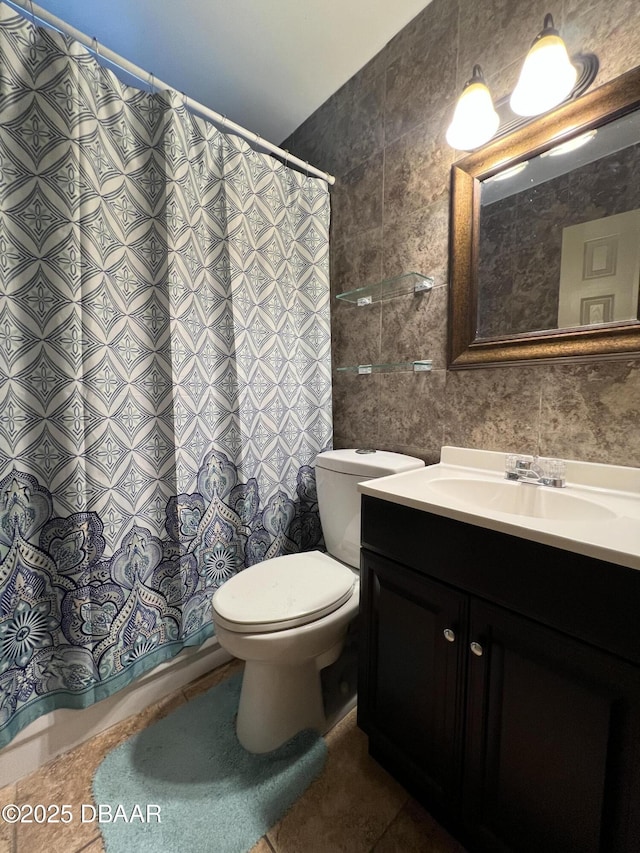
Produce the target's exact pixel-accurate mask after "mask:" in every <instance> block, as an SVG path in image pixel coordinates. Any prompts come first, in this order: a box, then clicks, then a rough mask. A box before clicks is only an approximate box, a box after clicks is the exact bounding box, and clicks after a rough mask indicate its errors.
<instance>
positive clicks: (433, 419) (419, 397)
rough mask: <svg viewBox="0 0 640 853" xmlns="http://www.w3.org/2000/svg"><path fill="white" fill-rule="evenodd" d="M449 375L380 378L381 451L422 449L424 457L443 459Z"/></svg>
mask: <svg viewBox="0 0 640 853" xmlns="http://www.w3.org/2000/svg"><path fill="white" fill-rule="evenodd" d="M445 381H446V371H444V370H433V371H431V372H428V373H388V374H381V375H380V399H381V405H380V415H379V420H380V427H379V441H380V447H381V448H383V449H386V448H387V447H388V445H390V444H395V445H398V444H401V445H413V446H418V447H420V448H422V453H423V456H424V457H429V458H433V457H436V456H438V455H439V453H440V448H441V447H442V445H443V444H444V410H445V400H444V389H445Z"/></svg>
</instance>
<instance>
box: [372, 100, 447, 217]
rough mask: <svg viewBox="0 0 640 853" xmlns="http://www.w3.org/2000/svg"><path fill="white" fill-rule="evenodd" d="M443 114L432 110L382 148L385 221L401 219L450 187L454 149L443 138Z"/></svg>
mask: <svg viewBox="0 0 640 853" xmlns="http://www.w3.org/2000/svg"><path fill="white" fill-rule="evenodd" d="M445 118H446V117H445V115H444V113H442V112H438V113H434V115H433V117H432V118H431V119H429V120H428V121H424V122H422V123H421V124H419V125H418V126H417V127H415V128H414V129H413V130H410V131H409V132H408V133H406V134H404V136H401V137H400V138H399V139H397V140H396V141H395V142H394V143H392V144H391V145H388V146H387V147H386V149H385V159H384V217H385V223H387V222H391V221H397V220H401V219H404V218H405V217H406V216H407V215H408V214H410V213H413V212H414V211H415V210H418V209H419V208H424V207H427V206H428V205H430V204H432V203H433V202H434V201H437V199H439V198H441V197H442V196H443V195H446V193H448V191H449V176H450V172H451V165H452V163H453V158H454V152H453V149H451V148H450V147H449V146H448V145H447V143H446V140H445V138H444V134H445V131H446V121H445Z"/></svg>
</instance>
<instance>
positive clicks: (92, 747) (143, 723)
mask: <svg viewBox="0 0 640 853" xmlns="http://www.w3.org/2000/svg"><path fill="white" fill-rule="evenodd" d="M184 701H185V700H184V696H183V695H182V692H181V691H179V690H178V691H176V692H175V693H173V694H172V695H171V696H169V697H167V698H166V699H163V700H162V701H161V702H157V703H156V704H154V705H151V706H150V707H149V708H147V709H146V710H144V711H142V712H141V713H140V714H136V715H135V716H133V717H129V718H127V719H126V720H123V721H122V722H121V723H118V724H117V725H115V726H112V727H111V728H110V729H107V731H105V732H102V733H101V734H99V735H97V736H96V737H94V738H91V740H88V741H86V742H85V743H83V744H81V745H80V746H78V747H76V748H75V749H73V750H71V751H70V752H68V753H66V754H65V755H61V756H59V757H58V758H56V759H54V761H52V762H50V763H49V764H47V765H45V766H44V767H42V768H40V769H39V770H37V771H36V772H35V773H32V774H31V775H30V776H27V777H26V778H25V779H22V780H21V781H20V782H18V783H17V793H16V796H17V799H16V802H17V803H18V804H21V803H31V804H36V803H59V804H69V805H70V806H71V809H72V812H73V814H74V815H75V816H76V817H75V819H74V820H73V821H72V822H71V823H67V824H63V823H59V824H18V825H16V845H17V851H16V853H70V851H76V850H78V849H79V848H81V847H83V846H84V845H86V844H89V843H90V842H92V841H93V839H94V838H95V836H96V824H94V823H81V822H80V819H79V817H78V816H79V815H80V814H81V805H82V804H83V803H92V802H93V795H92V791H91V782H92V779H93V774H94V773H95V770H96V768H97V767H98V765H99V764H100V762H101V761H102V759H103V758H104V757H105V756H106V754H107V753H108V752H109V751H110V750H112V749H113V748H114V747H116V746H117V745H118V744H120V743H122V742H123V741H124V740H126V739H127V738H128V737H130V736H131V735H132V734H134V733H135V732H137V731H140V730H141V729H144V728H146V727H147V726H148V725H150V724H151V723H152V722H155V721H156V720H159V719H161V718H162V717H165V716H166V715H167V714H169V713H171V711H173V710H174V709H175V708H177V707H179V706H180V705H182V704H184Z"/></svg>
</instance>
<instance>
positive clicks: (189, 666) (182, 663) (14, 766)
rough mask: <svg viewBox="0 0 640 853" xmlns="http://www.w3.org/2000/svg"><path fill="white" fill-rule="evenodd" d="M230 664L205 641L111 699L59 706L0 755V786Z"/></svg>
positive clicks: (213, 642) (213, 640) (216, 647)
mask: <svg viewBox="0 0 640 853" xmlns="http://www.w3.org/2000/svg"><path fill="white" fill-rule="evenodd" d="M228 660H231V656H230V655H229V654H228V653H227V652H225V651H224V650H223V649H221V648H220V644H219V643H218V641H217V640H216V638H215V637H210V638H209V639H208V640H207V641H206V642H204V643H203V644H202V645H201V646H198V647H197V648H186V649H183V650H182V651H181V652H180V653H179V654H178V655H176V656H175V657H174V658H171V660H168V661H165V662H164V663H162V664H160V665H159V666H157V667H156V668H155V669H153V670H151V672H148V673H146V674H145V675H143V676H142V677H141V678H139V679H137V680H136V681H134V682H133V683H132V684H130V685H129V686H128V687H125V688H124V689H123V690H119V691H118V692H117V693H115V694H114V695H113V696H109V697H108V698H107V699H103V700H102V701H101V702H96V704H95V705H91V706H90V707H88V708H83V709H81V710H71V709H69V708H61V709H60V710H57V711H52V712H51V713H49V714H45V715H44V716H43V717H40V718H38V719H37V720H34V722H33V723H31V724H30V725H28V726H27V727H26V728H25V729H23V730H22V731H21V732H20V733H19V734H17V735H16V736H15V738H14V739H13V740H12V741H11V743H9V744H7V746H5V747H4V749H2V750H1V751H0V788H2V787H4V786H5V785H9V784H10V783H12V782H17V781H18V779H22V778H23V777H24V776H28V775H29V773H33V771H34V770H37V769H38V768H39V767H42V765H43V764H46V763H47V762H49V761H51V759H52V758H55V757H56V756H57V755H61V754H62V753H63V752H68V751H69V750H70V749H73V747H75V746H78V744H80V743H83V741H85V740H88V739H89V738H91V737H94V735H97V734H99V733H100V732H103V731H104V730H105V729H108V728H110V727H111V726H113V725H115V724H116V723H119V722H120V721H121V720H124V719H126V717H130V716H131V715H132V714H137V713H139V712H140V711H142V710H144V709H145V708H147V707H148V706H149V705H153V704H154V703H155V702H159V701H160V699H163V698H164V697H165V696H168V695H169V694H170V693H173V692H174V690H178V689H179V688H180V687H184V685H185V684H188V683H189V682H190V681H193V680H194V679H195V678H198V677H199V676H201V675H204V674H205V673H207V672H210V671H211V670H212V669H215V668H216V667H217V666H220V665H221V664H223V663H226V662H227V661H228Z"/></svg>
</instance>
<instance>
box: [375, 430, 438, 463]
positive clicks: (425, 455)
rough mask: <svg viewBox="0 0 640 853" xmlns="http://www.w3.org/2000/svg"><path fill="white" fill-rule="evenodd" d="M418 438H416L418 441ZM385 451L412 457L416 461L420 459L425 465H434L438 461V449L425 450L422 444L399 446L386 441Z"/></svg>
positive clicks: (393, 442) (399, 444)
mask: <svg viewBox="0 0 640 853" xmlns="http://www.w3.org/2000/svg"><path fill="white" fill-rule="evenodd" d="M419 438H420V436H416V439H417V440H419ZM384 449H385V450H390V451H392V452H393V453H403V454H404V455H405V456H414V457H415V458H416V459H422V461H423V462H424V464H425V465H435V464H436V463H437V462H439V461H440V448H439V447H438V448H437V449H435V448H433V447H432V448H428V447H427V448H425V446H424V445H422V444H401V443H397V442H395V441H387V442H386V443H385V446H384Z"/></svg>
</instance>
